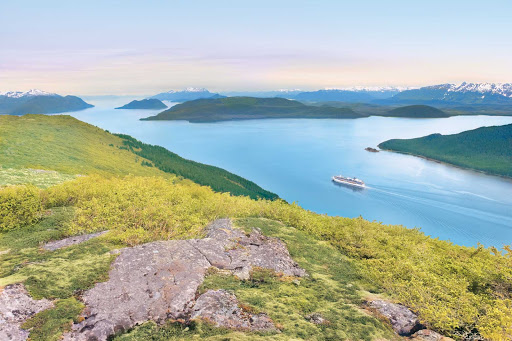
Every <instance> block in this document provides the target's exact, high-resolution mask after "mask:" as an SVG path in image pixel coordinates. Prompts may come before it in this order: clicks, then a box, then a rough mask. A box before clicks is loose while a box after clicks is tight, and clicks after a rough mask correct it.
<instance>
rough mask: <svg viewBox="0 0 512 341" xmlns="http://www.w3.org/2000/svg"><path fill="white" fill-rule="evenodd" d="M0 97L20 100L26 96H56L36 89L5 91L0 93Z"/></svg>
mask: <svg viewBox="0 0 512 341" xmlns="http://www.w3.org/2000/svg"><path fill="white" fill-rule="evenodd" d="M0 96H6V97H11V98H21V97H27V96H58V95H57V94H55V93H51V92H46V91H43V90H38V89H30V90H28V91H7V92H0Z"/></svg>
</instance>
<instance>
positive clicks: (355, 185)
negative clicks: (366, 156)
mask: <svg viewBox="0 0 512 341" xmlns="http://www.w3.org/2000/svg"><path fill="white" fill-rule="evenodd" d="M332 181H334V182H336V183H338V184H343V185H347V186H351V187H357V188H365V187H366V185H364V184H357V183H354V182H350V181H345V180H343V179H338V178H335V177H333V178H332Z"/></svg>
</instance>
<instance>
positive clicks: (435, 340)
mask: <svg viewBox="0 0 512 341" xmlns="http://www.w3.org/2000/svg"><path fill="white" fill-rule="evenodd" d="M411 340H413V341H453V339H452V338H449V337H446V336H443V335H441V334H439V333H436V332H435V331H432V330H429V329H422V330H419V331H417V332H416V333H414V334H413V335H412V337H411Z"/></svg>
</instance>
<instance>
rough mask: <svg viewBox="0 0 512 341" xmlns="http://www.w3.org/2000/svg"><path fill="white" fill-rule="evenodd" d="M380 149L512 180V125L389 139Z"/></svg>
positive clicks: (380, 145)
mask: <svg viewBox="0 0 512 341" xmlns="http://www.w3.org/2000/svg"><path fill="white" fill-rule="evenodd" d="M379 147H380V148H382V149H387V150H391V151H396V152H400V153H406V154H413V155H419V156H423V157H427V158H431V159H435V160H439V161H442V162H446V163H450V164H453V165H456V166H459V167H464V168H470V169H475V170H480V171H484V172H487V173H490V174H496V175H504V176H508V177H512V124H509V125H505V126H494V127H482V128H478V129H474V130H469V131H464V132H462V133H459V134H454V135H441V134H433V135H429V136H425V137H420V138H415V139H400V140H399V139H394V140H388V141H385V142H382V143H381V144H379Z"/></svg>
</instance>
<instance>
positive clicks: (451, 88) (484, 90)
mask: <svg viewBox="0 0 512 341" xmlns="http://www.w3.org/2000/svg"><path fill="white" fill-rule="evenodd" d="M431 88H437V89H443V90H446V91H447V92H462V93H466V92H478V93H481V94H496V95H502V96H505V97H511V98H512V83H466V82H463V83H461V84H440V85H434V86H432V87H431Z"/></svg>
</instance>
